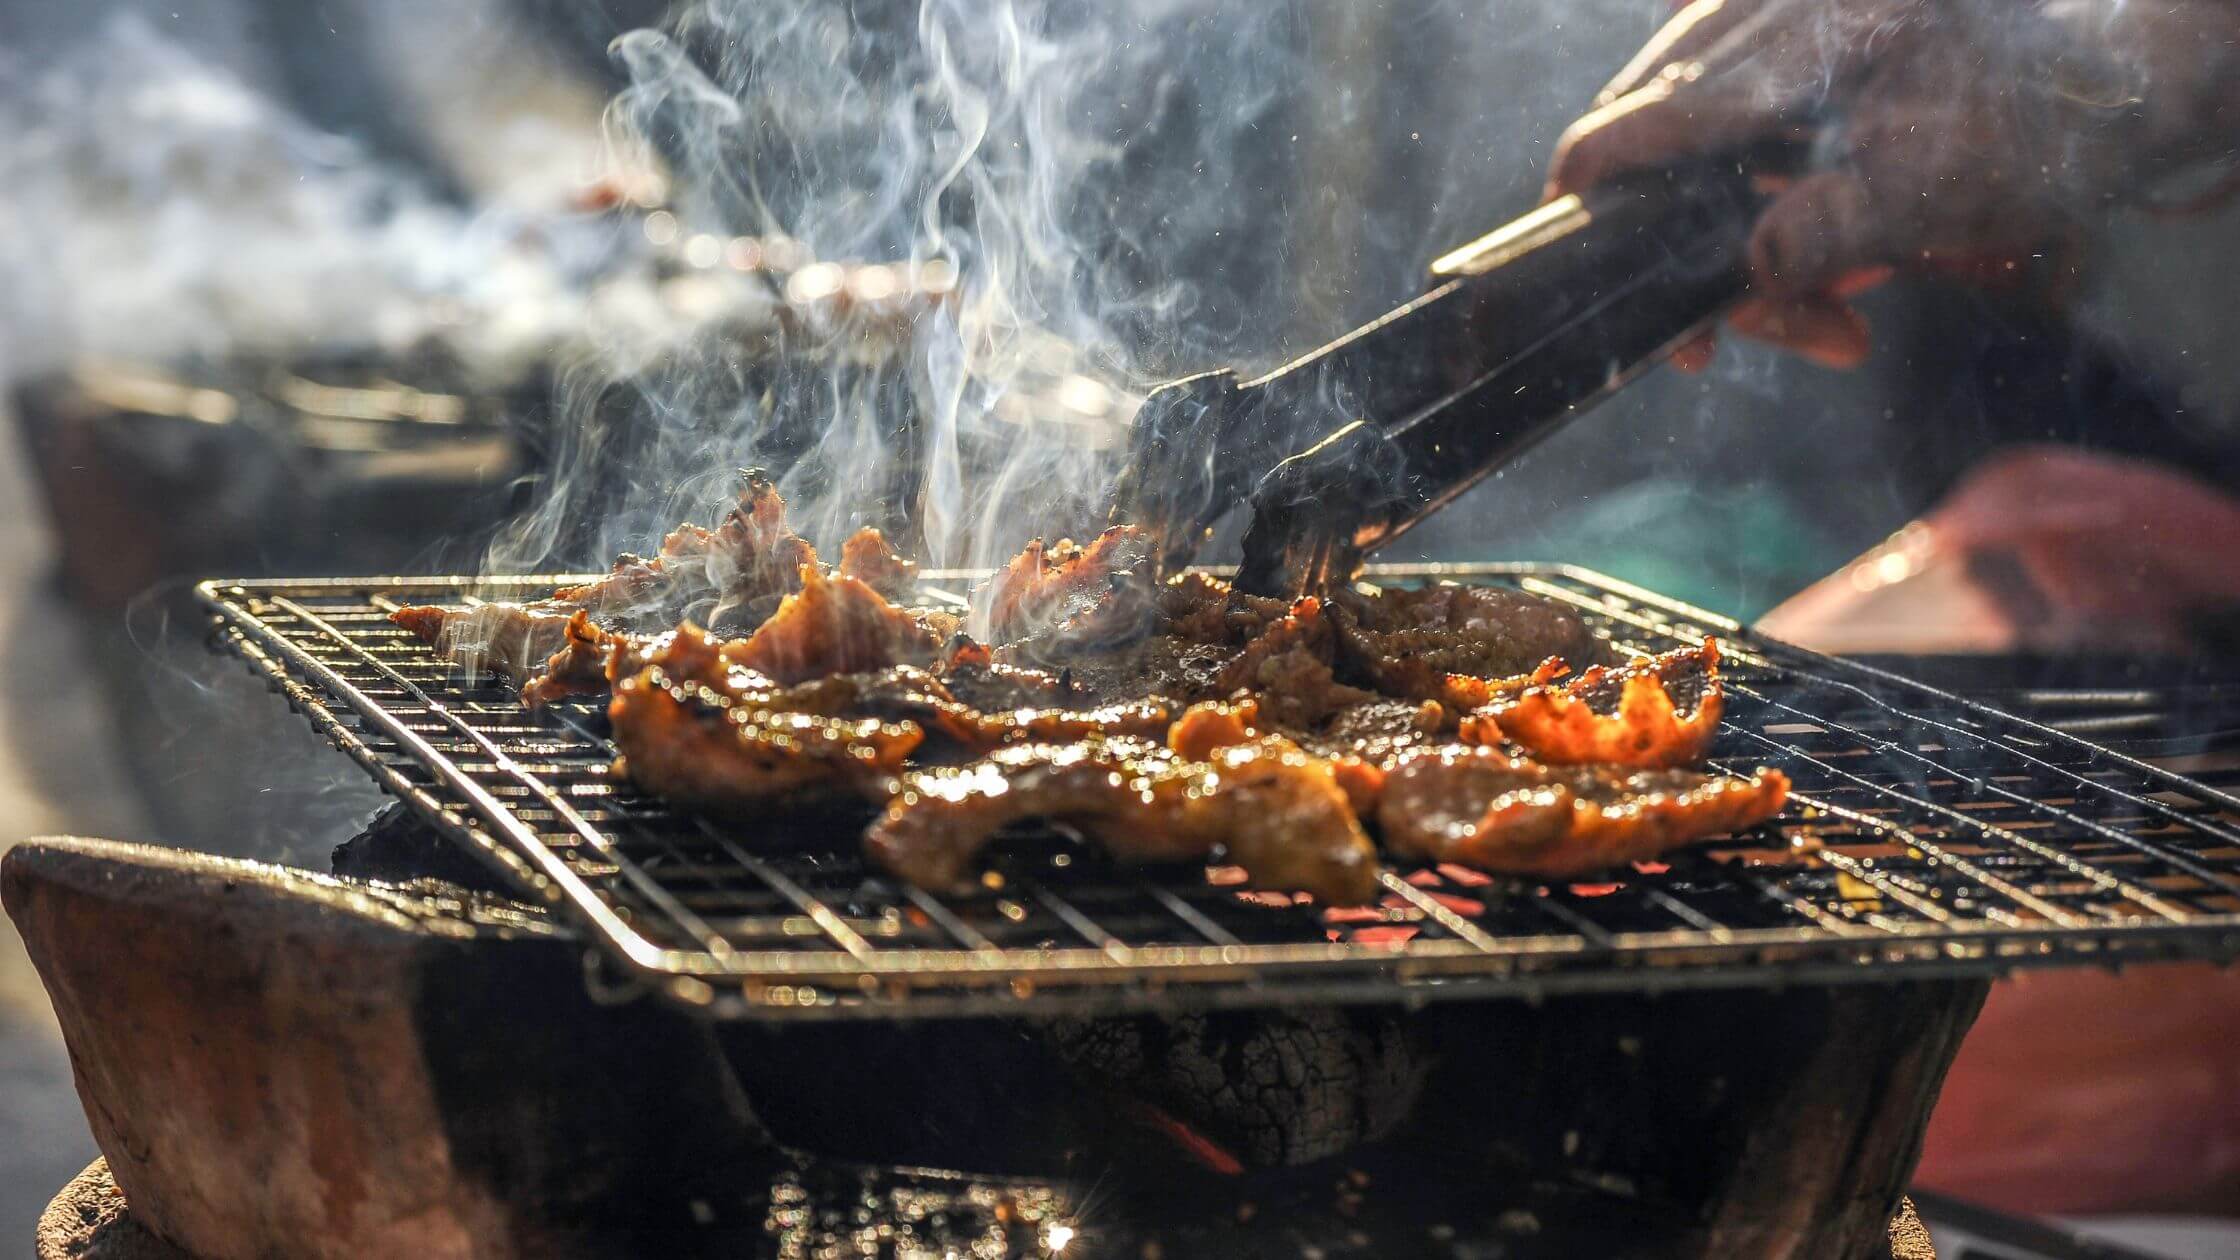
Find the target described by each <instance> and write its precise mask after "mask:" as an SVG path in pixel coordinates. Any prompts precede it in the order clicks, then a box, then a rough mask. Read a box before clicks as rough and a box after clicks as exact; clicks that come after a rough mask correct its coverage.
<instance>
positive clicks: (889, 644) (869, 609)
mask: <svg viewBox="0 0 2240 1260" xmlns="http://www.w3.org/2000/svg"><path fill="white" fill-rule="evenodd" d="M940 650H941V640H940V639H939V638H938V637H936V635H935V634H934V632H933V631H932V630H930V629H928V628H927V627H926V626H924V625H922V624H920V623H919V621H918V619H917V618H915V617H913V616H911V615H910V614H909V613H908V612H906V611H904V610H902V609H900V608H897V607H895V606H894V605H893V604H890V603H888V602H887V601H886V600H885V599H884V598H883V597H881V596H880V594H879V593H878V592H877V591H874V590H872V589H871V588H870V587H869V586H868V585H866V584H864V583H863V582H862V581H860V580H858V579H856V578H852V577H826V576H824V575H823V574H822V573H821V572H819V571H818V570H817V569H815V568H813V567H809V568H804V569H802V570H801V588H800V589H799V590H797V591H795V592H794V593H793V594H791V595H788V596H786V597H785V599H784V601H783V602H781V603H780V604H779V605H778V609H777V611H776V612H773V613H771V614H770V619H769V620H768V621H765V622H763V623H762V624H761V625H760V626H759V627H757V628H756V629H755V632H754V633H753V634H751V635H748V636H747V637H746V638H744V639H741V640H737V641H735V642H732V643H729V644H726V645H725V647H724V659H725V660H727V661H730V662H731V663H733V664H736V665H743V666H745V667H746V668H748V669H752V670H755V671H757V672H759V673H762V674H766V675H768V676H769V677H771V678H773V679H776V680H777V681H779V682H781V683H794V682H801V681H804V680H806V679H810V678H821V677H823V676H825V675H827V674H852V673H861V672H864V671H866V670H876V669H884V668H886V667H887V666H890V665H923V664H928V663H930V662H932V661H933V660H934V659H935V657H936V656H937V655H938V654H939V652H940Z"/></svg>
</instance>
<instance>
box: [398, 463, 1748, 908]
mask: <svg viewBox="0 0 2240 1260" xmlns="http://www.w3.org/2000/svg"><path fill="white" fill-rule="evenodd" d="M1147 559H1148V556H1147V554H1146V552H1145V549H1144V546H1143V543H1142V539H1141V538H1140V537H1139V536H1138V535H1137V534H1136V533H1135V532H1134V531H1132V530H1129V529H1124V528H1123V529H1115V530H1108V531H1106V532H1105V533H1104V534H1103V535H1101V536H1099V537H1098V538H1097V539H1095V540H1093V541H1092V542H1090V543H1089V544H1088V545H1087V546H1078V545H1075V544H1073V543H1070V542H1061V543H1059V544H1057V545H1056V546H1054V547H1046V546H1044V545H1043V544H1041V543H1039V542H1037V543H1034V544H1031V545H1029V546H1028V547H1027V548H1026V549H1025V550H1024V551H1022V552H1021V553H1020V555H1019V556H1018V557H1017V558H1016V559H1014V560H1013V561H1012V563H1011V564H1010V565H1008V566H1006V567H1005V568H1004V569H1003V570H1002V571H1001V572H999V573H998V574H997V575H996V576H995V577H994V578H993V579H991V580H990V581H989V582H988V583H987V584H986V585H985V586H983V587H982V588H981V589H980V590H979V591H978V592H976V600H977V606H978V608H979V610H980V612H981V613H982V615H983V616H984V617H985V619H986V624H988V625H989V626H990V627H991V628H992V630H993V633H994V637H995V642H996V644H997V646H994V647H992V648H991V647H989V646H985V645H982V644H980V643H976V642H974V641H972V640H970V639H968V638H965V637H963V636H962V635H960V634H958V633H956V631H957V629H958V625H957V619H956V618H954V617H952V616H950V615H948V614H945V613H939V612H925V611H918V612H912V611H909V610H906V609H903V608H901V607H898V606H897V605H896V603H894V602H893V601H894V600H896V599H899V598H901V597H903V595H904V593H905V592H906V591H907V590H909V589H910V588H911V586H912V584H913V583H914V581H915V576H916V574H915V569H914V567H913V566H911V565H910V564H909V563H908V562H907V561H905V560H903V559H902V558H901V557H900V556H898V555H897V554H896V553H895V552H894V551H893V549H892V548H891V547H889V546H888V545H887V543H886V541H885V539H884V538H882V537H881V536H880V535H879V534H878V533H877V532H876V531H873V530H864V531H859V532H858V533H857V534H856V535H855V536H854V537H852V538H850V539H849V540H848V542H847V544H846V545H845V546H844V547H843V548H842V552H841V563H840V566H839V568H838V570H837V571H836V572H829V573H828V572H827V571H826V570H824V569H823V568H821V567H819V566H818V565H817V564H816V562H815V553H814V552H813V551H811V550H810V549H809V547H808V544H807V543H806V542H803V541H801V540H800V539H798V538H797V537H795V536H794V535H792V534H791V533H790V532H789V531H787V530H786V528H785V526H784V515H783V503H782V502H781V501H780V500H779V499H778V497H777V493H776V491H775V490H774V489H773V488H771V487H770V486H769V485H768V483H767V482H761V481H759V480H753V479H750V482H749V485H748V490H747V492H746V493H745V494H743V495H742V498H741V501H740V504H739V506H738V508H737V509H735V510H734V511H733V512H732V513H731V514H730V515H729V516H728V517H727V518H726V519H725V521H724V522H723V523H722V524H721V525H719V526H717V527H716V528H714V529H699V528H696V527H690V526H687V527H685V528H682V529H679V530H678V531H676V532H674V533H672V534H671V535H670V536H669V538H668V539H667V540H666V541H665V542H664V543H663V546H662V550H661V554H660V555H659V556H657V557H656V558H655V559H653V560H639V559H636V558H634V557H624V559H623V561H622V562H621V563H619V564H618V565H617V566H616V568H615V570H614V572H613V573H611V574H609V575H607V576H606V577H604V578H602V579H600V580H599V581H597V582H592V583H587V584H584V585H582V586H578V587H572V588H567V589H564V590H561V591H556V592H554V594H553V596H552V597H551V598H549V599H545V600H540V601H535V602H533V603H527V604H519V605H486V606H481V607H476V608H472V609H466V610H443V609H430V608H408V609H405V610H402V611H400V612H399V613H397V614H396V617H395V620H396V621H397V622H398V624H399V625H402V626H404V627H406V628H407V629H409V630H411V631H413V632H414V633H415V634H417V635H420V636H421V637H423V638H426V639H428V640H430V641H431V642H433V643H434V644H435V645H436V648H437V650H438V651H439V652H441V653H443V654H444V655H447V656H450V657H452V658H453V659H460V660H469V661H472V662H474V663H477V664H478V666H479V667H484V668H492V669H497V670H499V671H501V672H504V673H507V674H509V675H511V676H515V677H522V676H526V675H528V674H530V673H531V672H532V671H534V670H536V669H538V667H539V666H540V665H541V666H542V672H541V673H538V674H537V675H536V676H535V677H534V678H531V679H530V681H529V682H528V684H527V685H526V686H525V687H524V689H523V700H524V702H525V703H528V704H532V705H534V704H540V703H545V702H549V701H551V700H555V699H558V698H561V697H564V696H572V695H586V694H595V693H597V692H598V691H599V690H600V689H601V688H602V687H605V686H611V689H612V692H613V698H612V700H611V702H610V704H609V716H610V719H611V721H612V724H613V729H614V738H615V741H616V743H617V745H618V746H619V747H620V748H621V750H622V754H623V755H622V757H621V758H620V759H619V761H618V763H617V768H618V770H620V771H621V772H622V773H625V774H627V775H628V776H629V777H630V778H631V779H632V780H633V781H634V782H635V783H636V784H637V785H638V786H639V787H640V788H642V789H644V790H647V791H649V792H654V793H658V794H661V795H663V796H665V797H668V798H670V799H672V800H674V801H677V802H678V803H680V804H683V805H687V806H693V807H698V808H703V809H710V810H714V811H718V812H727V813H732V814H738V815H751V814H753V813H755V812H757V811H758V810H763V809H767V808H768V807H769V805H770V804H771V803H772V802H774V801H779V800H784V799H791V798H796V797H800V796H804V795H810V796H814V795H832V794H839V795H846V796H855V797H860V798H863V799H866V800H870V801H873V802H880V803H883V805H884V813H883V814H882V815H881V817H880V818H879V819H878V821H877V822H876V823H875V824H874V825H873V826H872V828H871V830H870V831H869V833H868V834H867V835H866V837H865V844H866V847H867V851H868V852H869V853H870V855H871V856H872V858H873V859H874V860H875V861H877V862H878V863H880V864H881V865H882V866H884V867H885V868H886V869H888V870H890V871H892V872H893V873H895V874H896V875H899V876H900V877H902V878H904V879H907V880H910V881H912V882H913V883H918V884H922V885H925V886H929V887H946V886H951V885H955V884H957V883H960V882H961V881H963V880H964V878H965V877H966V876H967V875H968V873H969V871H970V869H971V867H972V866H973V864H974V862H975V861H976V859H977V858H978V856H979V854H980V853H981V851H982V850H983V849H984V848H985V846H986V845H987V844H988V842H989V841H990V839H991V838H992V837H993V836H994V835H995V833H997V832H998V831H999V830H1000V829H1002V828H1003V827H1005V826H1006V825H1008V824H1010V823H1013V822H1016V821H1019V820H1023V819H1030V818H1041V819H1049V820H1054V821H1057V822H1060V823H1064V824H1069V825H1071V826H1073V827H1075V828H1077V829H1079V830H1080V831H1081V832H1082V833H1084V834H1085V835H1086V836H1088V837H1089V838H1090V839H1092V840H1094V841H1095V842H1097V843H1099V844H1100V845H1102V846H1103V847H1105V848H1107V849H1109V850H1110V851H1111V852H1112V853H1113V854H1115V855H1116V856H1118V857H1119V858H1121V859H1122V860H1126V861H1144V862H1174V861H1202V860H1206V859H1208V858H1210V857H1212V856H1213V855H1214V854H1215V853H1217V852H1222V851H1225V852H1226V854H1227V860H1229V861H1231V862H1234V863H1235V864H1237V865H1240V866H1242V867H1244V868H1245V869H1246V870H1247V871H1248V872H1249V874H1250V876H1251V878H1252V879H1253V880H1254V881H1255V882H1256V883H1258V884H1260V885H1262V886H1264V887H1270V888H1283V889H1299V890H1303V891H1307V892H1310V893H1312V894H1314V895H1315V896H1316V897H1317V898H1318V899H1320V900H1322V901H1324V902H1327V903H1331V904H1351V903H1357V902H1360V901H1364V900H1368V899H1370V898H1372V897H1373V896H1374V895H1375V892H1376V887H1377V866H1376V861H1375V857H1374V850H1373V848H1372V846H1371V844H1370V841H1369V838H1368V833H1367V832H1365V831H1364V829H1363V824H1364V821H1367V822H1370V823H1373V824H1374V828H1375V830H1376V831H1378V832H1379V833H1381V835H1382V837H1383V840H1384V843H1385V844H1386V845H1387V846H1388V847H1389V848H1391V849H1392V850H1393V851H1395V852H1397V853H1401V854H1405V855H1408V856H1410V857H1417V858H1425V859H1431V860H1437V861H1454V862H1460V863H1464V864H1468V865H1472V866H1477V867H1481V868H1483V869H1486V870H1489V871H1496V872H1502V873H1509V874H1516V875H1522V876H1532V877H1539V878H1563V877H1568V876H1573V875H1578V874H1584V873H1586V872H1589V871H1593V870H1598V869H1602V868H1605V867H1608V866H1610V865H1612V864H1616V863H1622V862H1624V861H1626V860H1629V859H1638V858H1644V857H1649V856H1653V855H1655V854H1657V853H1659V852H1662V851H1664V850H1666V849H1668V848H1671V847H1673V846H1675V845H1680V844H1686V843H1689V842H1691V841H1694V840H1698V839H1702V838H1704V837H1706V836H1710V835H1714V834H1718V833H1721V832H1725V831H1728V830H1732V829H1734V828H1737V827H1743V826H1748V825H1751V824H1754V823H1757V822H1760V821H1762V820H1764V819H1765V818H1768V817H1770V816H1772V815H1773V814H1774V813H1775V812H1777V811H1778V810H1779V809H1780V808H1781V805H1782V802H1783V800H1784V799H1785V796H1786V792H1787V782H1786V780H1785V779H1783V778H1782V776H1781V775H1779V774H1778V773H1777V772H1773V771H1761V772H1760V773H1759V774H1758V775H1757V776H1755V777H1753V778H1751V779H1747V780H1743V779H1722V778H1713V777H1709V776H1706V775H1702V774H1697V773H1693V772H1691V771H1688V770H1684V769H1680V768H1678V767H1682V766H1686V765H1689V764H1692V763H1694V762H1696V761H1698V760H1700V758H1701V757H1702V755H1703V753H1704V751H1705V749H1706V747H1707V746H1708V742H1709V740H1710V738H1711V736H1712V734H1713V732H1714V730H1715V728H1716V726H1717V723H1718V720H1719V715H1720V710H1721V704H1722V693H1721V690H1720V685H1719V678H1718V650H1717V645H1716V644H1715V643H1712V642H1709V641H1707V642H1706V643H1705V644H1704V646H1703V647H1702V648H1701V649H1699V650H1693V651H1683V652H1673V653H1666V654H1665V655H1663V656H1660V657H1656V658H1643V659H1640V660H1636V661H1634V662H1631V663H1629V664H1625V665H1622V666H1614V667H1613V666H1609V665H1601V664H1594V663H1593V662H1595V661H1596V660H1597V658H1598V657H1600V656H1601V655H1602V654H1603V651H1604V648H1603V645H1602V644H1600V643H1599V642H1598V641H1597V640H1595V639H1594V638H1593V637H1592V635H1591V634H1589V633H1588V631H1587V628H1586V625H1585V623H1584V622H1583V621H1582V620H1581V619H1580V618H1579V617H1577V616H1576V615H1575V614H1573V613H1572V612H1571V611H1569V610H1567V609H1565V608H1562V607H1560V606H1558V605H1555V604H1552V603H1549V602H1546V601H1543V600H1539V599H1537V598H1534V597H1532V596H1529V595H1526V594H1523V593H1520V592H1514V591H1503V590H1484V589H1477V588H1466V587H1456V586H1435V587H1429V588H1425V589H1422V590H1389V591H1387V590H1375V589H1366V590H1345V591H1338V592H1334V593H1333V594H1332V595H1331V596H1330V597H1329V599H1328V600H1317V599H1312V598H1310V599H1303V600H1299V601H1297V602H1295V603H1291V602H1286V601H1283V600H1275V599H1267V598H1261V597H1256V596H1251V595H1246V594H1242V593H1239V592H1236V591H1234V590H1232V589H1231V588H1230V587H1229V586H1228V585H1227V584H1226V583H1224V582H1222V581H1220V580H1218V579H1216V578H1212V577H1209V576H1206V575H1203V574H1196V573H1190V574H1184V575H1181V576H1179V577H1177V578H1174V579H1172V580H1170V581H1167V582H1165V583H1163V584H1159V585H1152V584H1151V583H1150V582H1149V579H1148V577H1147V576H1146V575H1147V573H1148V568H1147V566H1146V564H1145V561H1146V560H1147ZM788 564H790V565H791V568H790V570H789V571H787V572H785V573H782V574H781V573H780V571H779V568H780V566H783V565H788ZM688 597H689V598H690V599H693V600H697V601H699V602H698V603H696V604H694V605H693V606H695V607H701V608H707V609H720V610H726V611H727V614H728V615H729V616H731V617H732V618H733V619H734V621H735V622H738V623H740V624H752V632H751V633H748V634H745V635H744V636H743V637H736V638H728V639H727V638H725V637H724V636H723V635H721V634H719V633H712V632H710V631H708V630H703V629H701V628H700V627H699V626H698V625H695V624H693V623H691V622H690V621H687V622H685V623H684V624H682V625H681V626H679V627H678V628H677V629H676V630H674V631H673V632H670V633H665V634H660V635H654V634H649V633H645V632H644V631H645V630H646V629H650V628H654V627H642V626H640V625H638V624H636V623H635V622H634V621H633V618H634V617H637V616H641V615H644V613H645V610H647V609H661V610H664V612H663V613H662V614H661V615H667V613H666V610H673V609H674V608H675V607H677V606H679V603H680V601H681V600H684V599H686V598H688ZM669 624H674V623H669ZM1571 663H1578V664H1581V665H1586V666H1588V667H1587V668H1586V669H1585V670H1584V672H1582V673H1580V674H1579V675H1578V676H1577V677H1575V678H1571V679H1570V680H1569V681H1568V682H1566V681H1565V679H1566V677H1567V676H1568V675H1569V674H1570V670H1571Z"/></svg>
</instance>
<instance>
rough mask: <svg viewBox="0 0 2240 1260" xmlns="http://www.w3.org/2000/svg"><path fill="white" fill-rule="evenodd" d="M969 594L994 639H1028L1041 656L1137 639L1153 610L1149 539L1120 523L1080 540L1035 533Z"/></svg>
mask: <svg viewBox="0 0 2240 1260" xmlns="http://www.w3.org/2000/svg"><path fill="white" fill-rule="evenodd" d="M973 594H974V605H975V607H976V608H977V609H978V610H979V611H980V612H981V613H982V614H983V615H984V616H985V618H986V624H987V626H988V634H989V637H990V638H991V639H992V640H993V641H995V642H997V643H1009V642H1012V641H1014V640H1028V639H1032V640H1033V641H1034V642H1035V643H1036V644H1037V645H1038V647H1039V648H1040V650H1041V653H1042V654H1044V655H1062V654H1064V653H1066V652H1070V651H1078V650H1081V649H1084V648H1095V647H1100V646H1107V645H1111V644H1116V643H1124V642H1127V641H1129V640H1131V639H1135V638H1139V637H1141V636H1142V635H1144V634H1146V633H1148V632H1149V631H1150V630H1151V629H1152V627H1153V623H1154V620H1155V618H1156V615H1157V612H1158V595H1157V590H1156V588H1155V587H1154V584H1153V577H1152V565H1151V550H1150V545H1149V544H1148V543H1147V542H1146V541H1145V540H1144V537H1143V534H1142V532H1141V531H1140V530H1137V529H1135V528H1134V527H1133V526H1127V525H1115V526H1113V527H1112V528H1111V529H1108V530H1106V531H1104V532H1103V533H1101V534H1099V535H1097V536H1096V538H1095V539H1093V540H1091V541H1090V543H1089V545H1088V546H1086V547H1084V546H1082V545H1080V544H1078V543H1076V542H1074V541H1073V540H1072V539H1064V540H1061V541H1060V542H1059V543H1058V544H1057V545H1056V546H1054V547H1049V546H1045V545H1044V544H1043V541H1042V540H1041V539H1039V538H1037V539H1035V540H1034V541H1033V542H1030V543H1028V544H1027V545H1026V546H1025V547H1024V548H1022V549H1021V550H1020V552H1019V554H1018V555H1016V556H1013V557H1012V558H1011V562H1010V563H1009V564H1007V565H1005V566H1004V567H1003V568H1001V569H999V570H997V571H996V573H995V575H994V576H993V577H991V578H989V579H988V581H987V583H986V584H985V585H983V586H981V587H980V589H979V590H977V591H975V592H974V593H973Z"/></svg>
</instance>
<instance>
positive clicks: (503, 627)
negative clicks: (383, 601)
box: [389, 600, 582, 681]
mask: <svg viewBox="0 0 2240 1260" xmlns="http://www.w3.org/2000/svg"><path fill="white" fill-rule="evenodd" d="M581 611H582V609H580V608H578V607H577V606H576V605H574V604H568V603H563V602H560V601H557V600H538V601H537V602H536V603H533V604H476V605H474V606H473V607H471V608H437V607H434V606H432V605H426V604H412V605H408V606H406V607H403V608H399V609H398V610H397V611H395V612H393V613H391V614H389V620H391V621H393V622H395V623H396V624H397V625H399V626H402V627H404V628H405V629H406V630H409V631H411V632H412V633H413V634H414V635H416V636H418V637H419V638H420V639H422V640H424V641H426V642H427V643H429V644H430V645H432V646H433V647H434V648H435V650H436V654H437V655H439V656H442V657H444V658H445V659H447V660H450V661H452V662H454V663H456V664H458V665H461V666H463V667H465V668H466V669H467V670H469V671H471V672H474V673H481V672H483V671H488V672H490V673H493V674H497V675H500V676H501V677H504V678H508V679H512V680H515V681H518V680H520V679H523V678H526V677H528V676H529V675H530V674H531V673H534V672H535V671H536V670H537V669H538V668H540V667H541V666H542V665H543V664H544V662H545V661H546V660H547V659H549V658H550V657H551V656H552V654H553V653H555V652H558V651H560V650H561V648H562V647H564V646H565V645H566V644H567V641H568V623H569V621H570V620H571V619H573V618H574V617H575V616H576V614H577V613H579V612H581Z"/></svg>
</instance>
